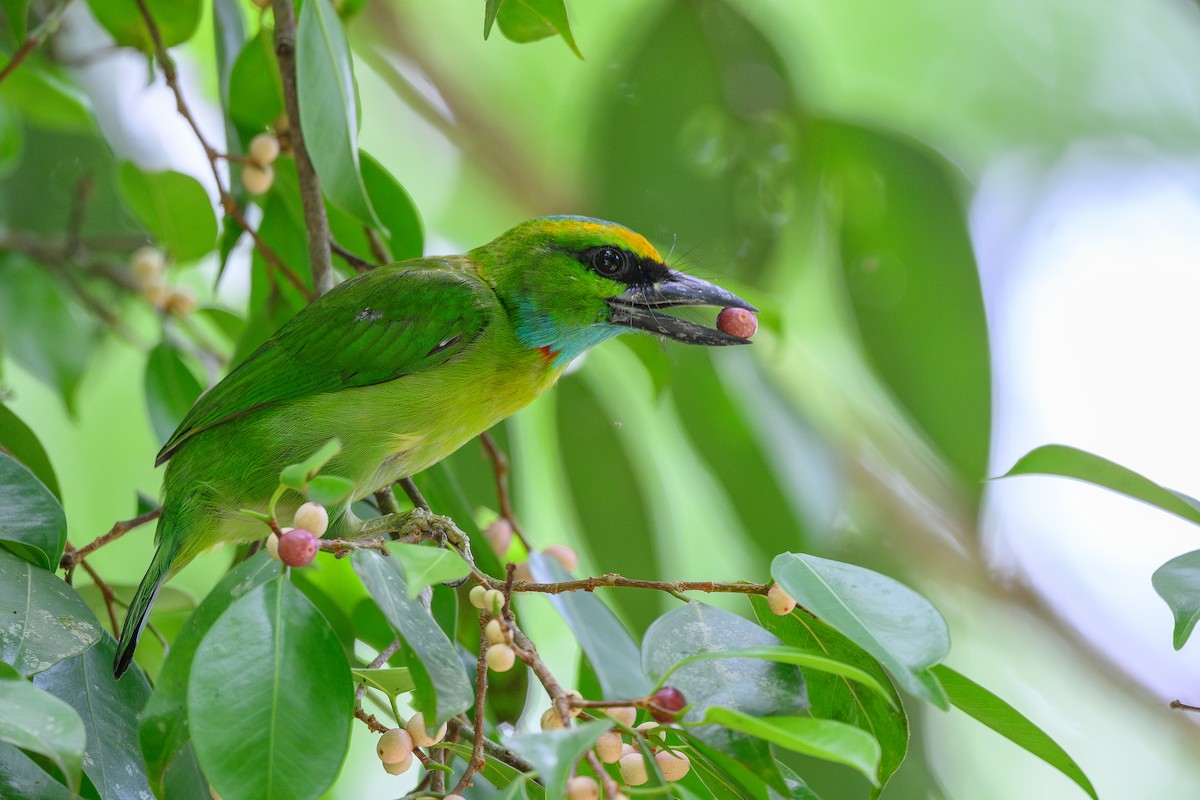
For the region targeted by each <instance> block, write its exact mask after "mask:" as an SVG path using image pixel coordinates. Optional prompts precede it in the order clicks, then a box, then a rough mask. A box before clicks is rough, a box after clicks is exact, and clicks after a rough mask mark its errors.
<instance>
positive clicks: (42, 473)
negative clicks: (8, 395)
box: [0, 403, 62, 500]
mask: <svg viewBox="0 0 1200 800" xmlns="http://www.w3.org/2000/svg"><path fill="white" fill-rule="evenodd" d="M0 448H3V449H4V450H7V451H8V454H9V455H11V456H12V457H13V458H15V459H16V460H17V461H19V462H21V463H22V464H23V465H25V467H27V468H28V469H29V471H30V472H32V473H33V474H34V475H36V476H37V479H38V480H39V481H41V482H42V483H43V484H44V485H45V486H46V488H47V489H49V490H50V491H51V492H53V493H54V496H55V497H57V498H59V499H60V500H61V499H62V493H61V492H60V491H59V489H58V478H57V477H56V476H55V474H54V467H53V465H51V463H50V457H49V456H47V455H46V451H45V450H44V449H43V448H42V443H41V442H39V441H38V439H37V436H36V435H34V433H33V431H31V430H30V429H29V426H28V425H26V424H25V423H24V422H22V421H21V418H20V417H18V416H17V415H16V414H14V413H13V412H12V411H11V410H10V409H9V408H8V406H6V405H4V404H3V403H0Z"/></svg>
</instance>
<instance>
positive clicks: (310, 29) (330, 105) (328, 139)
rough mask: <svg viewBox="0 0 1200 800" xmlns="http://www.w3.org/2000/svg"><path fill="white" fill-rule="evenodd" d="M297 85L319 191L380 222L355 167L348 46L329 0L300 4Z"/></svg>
mask: <svg viewBox="0 0 1200 800" xmlns="http://www.w3.org/2000/svg"><path fill="white" fill-rule="evenodd" d="M296 84H297V87H296V90H297V93H298V95H299V103H300V125H301V127H302V128H303V130H304V143H305V146H306V147H307V149H308V154H309V157H310V158H311V159H312V163H313V168H314V169H316V171H317V175H318V176H319V177H320V179H321V188H322V190H323V191H324V192H325V194H326V196H328V197H329V199H330V201H331V202H333V204H334V205H336V206H337V207H338V208H340V209H342V210H343V211H345V212H346V213H347V214H349V215H350V216H352V217H354V218H355V219H357V220H358V221H359V222H361V223H362V224H364V225H374V226H378V225H379V224H380V222H379V220H378V219H377V218H376V217H375V211H374V209H372V207H371V201H370V200H369V199H368V198H367V192H366V188H365V187H364V186H363V179H362V175H361V174H360V172H359V164H358V109H357V104H356V102H355V87H354V69H353V66H352V64H351V59H350V48H349V45H348V44H347V43H346V33H345V31H344V30H343V29H342V23H341V20H339V19H338V16H337V13H336V12H335V11H334V10H333V6H331V5H330V4H329V0H312V2H307V3H305V4H304V5H303V6H302V7H301V8H300V21H299V26H298V29H297V32H296Z"/></svg>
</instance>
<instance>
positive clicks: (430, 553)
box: [388, 542, 471, 600]
mask: <svg viewBox="0 0 1200 800" xmlns="http://www.w3.org/2000/svg"><path fill="white" fill-rule="evenodd" d="M388 552H389V553H391V554H392V556H393V557H394V558H395V559H396V560H397V561H399V562H400V565H401V566H402V567H403V568H404V580H405V582H406V583H407V584H408V590H407V596H408V599H409V600H415V599H416V597H417V595H419V594H420V593H421V590H422V589H424V588H425V587H426V586H432V585H433V584H435V583H448V582H450V581H456V580H458V579H460V578H465V577H467V576H468V575H470V574H471V565H470V564H468V563H467V562H466V561H465V560H463V557H462V556H460V555H459V554H458V553H455V552H453V551H452V550H447V549H445V548H444V547H424V546H422V545H419V544H403V543H400V542H393V543H391V544H390V545H389V546H388Z"/></svg>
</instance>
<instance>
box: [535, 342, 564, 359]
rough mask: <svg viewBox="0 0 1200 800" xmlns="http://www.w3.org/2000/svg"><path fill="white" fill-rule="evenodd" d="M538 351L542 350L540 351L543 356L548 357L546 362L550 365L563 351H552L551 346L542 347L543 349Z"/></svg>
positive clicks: (540, 348)
mask: <svg viewBox="0 0 1200 800" xmlns="http://www.w3.org/2000/svg"><path fill="white" fill-rule="evenodd" d="M538 350H540V351H541V353H542V355H543V356H545V357H546V362H547V363H549V362H551V361H553V360H554V359H556V358H558V354H559V353H560V352H562V351H560V350H551V349H550V345H544V346H542V347H539V348H538Z"/></svg>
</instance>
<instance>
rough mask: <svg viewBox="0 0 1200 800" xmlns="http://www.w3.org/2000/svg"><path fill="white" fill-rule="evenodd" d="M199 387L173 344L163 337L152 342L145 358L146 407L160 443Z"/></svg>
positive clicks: (179, 417) (168, 435)
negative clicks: (152, 345) (152, 347)
mask: <svg viewBox="0 0 1200 800" xmlns="http://www.w3.org/2000/svg"><path fill="white" fill-rule="evenodd" d="M202 391H204V387H203V386H202V385H201V383H200V381H199V380H198V379H197V378H196V376H195V375H194V374H193V373H192V371H191V369H189V368H188V365H187V363H186V362H184V360H183V355H182V354H181V353H180V352H179V350H178V349H176V348H175V346H174V345H172V344H170V343H169V342H166V341H163V342H159V343H158V344H157V345H155V347H154V349H153V350H151V351H150V355H149V357H148V358H147V359H146V407H147V409H148V410H149V412H150V422H151V424H153V425H154V432H155V433H156V434H158V440H159V442H160V443H165V442H166V441H167V440H168V439H170V438H171V434H172V433H174V432H175V429H176V428H178V427H179V423H180V422H182V421H183V418H184V417H185V416H186V415H187V412H188V411H189V410H190V409H191V407H192V404H193V403H195V402H196V398H197V397H199V396H200V393H201V392H202Z"/></svg>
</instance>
